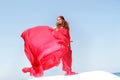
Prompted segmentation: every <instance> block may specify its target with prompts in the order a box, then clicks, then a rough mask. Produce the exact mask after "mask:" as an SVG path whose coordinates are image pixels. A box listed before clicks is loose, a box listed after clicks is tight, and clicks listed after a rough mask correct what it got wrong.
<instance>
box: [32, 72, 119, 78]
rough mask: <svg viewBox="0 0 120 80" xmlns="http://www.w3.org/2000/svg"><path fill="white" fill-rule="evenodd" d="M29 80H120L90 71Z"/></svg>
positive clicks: (113, 76)
mask: <svg viewBox="0 0 120 80" xmlns="http://www.w3.org/2000/svg"><path fill="white" fill-rule="evenodd" d="M30 80H120V77H118V76H116V75H114V74H112V73H110V72H106V71H90V72H82V73H79V74H77V75H69V76H64V75H57V76H48V77H38V78H33V79H30Z"/></svg>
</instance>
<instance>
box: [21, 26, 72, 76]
mask: <svg viewBox="0 0 120 80" xmlns="http://www.w3.org/2000/svg"><path fill="white" fill-rule="evenodd" d="M21 37H22V38H23V40H24V51H25V54H26V56H27V58H28V60H29V61H30V63H31V67H26V68H23V69H22V71H23V72H24V73H26V72H30V75H31V76H35V77H38V76H43V73H44V71H45V70H48V69H50V68H52V67H54V66H57V65H59V63H60V60H62V62H63V70H64V71H68V70H71V63H72V58H71V53H72V51H71V49H70V48H69V46H68V45H69V44H70V36H69V31H68V30H67V29H64V28H60V29H58V30H54V29H53V28H51V27H49V26H35V27H33V28H30V29H27V30H25V31H24V32H23V33H22V35H21Z"/></svg>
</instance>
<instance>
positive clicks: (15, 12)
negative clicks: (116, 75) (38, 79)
mask: <svg viewBox="0 0 120 80" xmlns="http://www.w3.org/2000/svg"><path fill="white" fill-rule="evenodd" d="M119 4H120V1H119V0H71V1H70V0H19V1H17V0H2V1H0V22H1V23H0V45H1V46H0V63H1V66H0V79H1V80H8V79H11V80H28V79H30V78H32V77H30V76H29V74H23V73H22V72H21V69H22V68H23V67H26V66H30V64H29V61H28V60H27V58H26V56H25V54H24V51H23V50H24V47H23V40H22V38H21V37H20V35H21V33H22V32H23V31H24V30H26V29H28V28H30V27H33V26H36V25H49V26H51V27H54V26H55V23H56V17H57V16H59V15H63V16H64V17H65V18H66V20H67V21H68V22H69V25H70V33H71V38H72V40H73V43H72V50H73V70H74V71H76V72H79V73H81V72H85V71H92V70H105V71H109V72H119V71H120V63H119V61H120V59H119V57H120V5H119ZM62 74H64V72H63V71H62V70H61V64H60V66H58V67H55V68H53V69H51V70H48V71H46V72H45V76H51V75H62Z"/></svg>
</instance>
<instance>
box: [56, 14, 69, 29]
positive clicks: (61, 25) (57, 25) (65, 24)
mask: <svg viewBox="0 0 120 80" xmlns="http://www.w3.org/2000/svg"><path fill="white" fill-rule="evenodd" d="M57 18H61V19H62V20H63V23H62V24H58V23H56V28H60V27H63V28H65V29H68V30H69V25H68V22H67V21H66V20H65V18H64V17H63V16H58V17H57Z"/></svg>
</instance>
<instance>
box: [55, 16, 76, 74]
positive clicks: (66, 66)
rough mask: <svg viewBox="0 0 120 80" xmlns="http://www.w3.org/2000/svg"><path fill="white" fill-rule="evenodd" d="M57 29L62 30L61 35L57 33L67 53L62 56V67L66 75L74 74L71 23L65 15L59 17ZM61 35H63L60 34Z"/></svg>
mask: <svg viewBox="0 0 120 80" xmlns="http://www.w3.org/2000/svg"><path fill="white" fill-rule="evenodd" d="M55 30H56V31H57V32H60V33H59V35H56V38H58V39H60V40H61V41H62V42H60V43H61V44H62V45H64V46H65V47H66V48H67V49H66V53H64V55H63V57H62V65H63V67H62V69H63V70H64V71H66V74H65V75H72V74H76V73H75V72H72V69H71V66H72V50H71V46H70V42H71V41H70V33H69V30H70V28H69V25H68V23H67V21H66V20H65V18H64V17H63V16H58V17H57V23H56V27H55ZM60 35H61V36H60Z"/></svg>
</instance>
